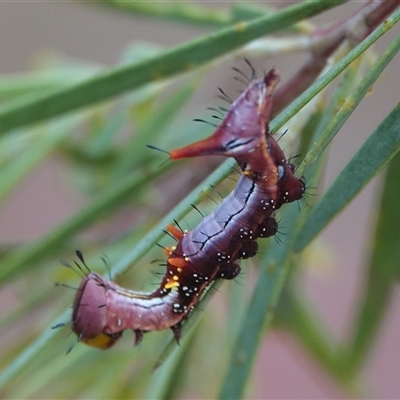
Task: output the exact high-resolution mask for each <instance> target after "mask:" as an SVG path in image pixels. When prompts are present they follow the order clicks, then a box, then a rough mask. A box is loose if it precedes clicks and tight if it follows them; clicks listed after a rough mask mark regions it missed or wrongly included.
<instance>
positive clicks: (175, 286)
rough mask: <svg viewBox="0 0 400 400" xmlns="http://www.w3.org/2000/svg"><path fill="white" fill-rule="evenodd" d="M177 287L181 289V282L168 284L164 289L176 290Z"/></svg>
mask: <svg viewBox="0 0 400 400" xmlns="http://www.w3.org/2000/svg"><path fill="white" fill-rule="evenodd" d="M177 287H179V282H167V283H166V284H165V285H164V288H165V289H175V288H177Z"/></svg>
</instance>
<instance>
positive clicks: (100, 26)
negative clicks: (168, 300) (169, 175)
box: [0, 1, 400, 399]
mask: <svg viewBox="0 0 400 400" xmlns="http://www.w3.org/2000/svg"><path fill="white" fill-rule="evenodd" d="M285 3H286V2H285ZM207 5H208V6H213V5H215V6H216V7H228V4H227V3H223V4H221V3H218V2H215V3H209V2H207ZM275 5H276V4H275V3H274V6H275ZM358 6H359V4H354V3H350V4H346V5H344V6H341V7H339V8H338V9H334V10H331V11H329V12H327V13H324V14H323V15H321V16H318V18H315V19H313V20H312V22H314V23H315V24H318V25H324V24H327V23H329V22H330V21H334V20H338V19H340V18H343V16H344V15H346V14H347V15H348V13H349V10H354V9H355V8H357V7H358ZM207 32H209V28H207V27H201V26H198V27H193V26H190V25H189V24H184V23H179V22H172V21H169V22H166V21H162V20H158V19H152V18H149V17H145V16H135V15H130V14H124V13H121V12H118V11H116V10H113V9H111V8H107V7H106V6H104V7H102V6H99V5H91V4H90V2H89V3H88V2H86V3H79V2H29V1H28V2H1V3H0V73H1V74H5V73H12V74H14V73H19V72H21V73H23V72H25V71H30V70H32V69H40V68H41V66H43V65H45V64H46V63H50V64H51V63H55V64H57V63H64V62H65V63H67V62H68V63H71V64H73V63H76V64H77V65H81V64H85V65H88V66H90V68H92V67H93V69H94V70H97V69H102V68H107V67H111V66H115V65H116V64H118V63H120V62H121V57H122V55H123V54H124V53H125V52H126V50H127V49H128V48H129V47H130V46H132V45H133V44H137V43H140V42H149V43H153V44H155V45H156V46H158V47H164V48H167V47H172V46H175V45H177V44H179V43H183V42H186V41H189V40H191V39H194V38H196V37H198V36H200V35H204V34H206V33H207ZM397 33H398V30H397ZM394 37H395V32H390V33H389V34H388V35H386V36H385V37H383V38H382V39H381V40H379V41H378V43H377V45H376V49H377V51H378V52H380V51H382V50H383V49H385V48H386V46H387V44H388V43H389V42H390V40H392V39H393V38H394ZM306 58H307V56H306V55H304V54H290V55H280V56H277V57H274V58H273V59H268V60H262V59H260V60H256V61H255V64H256V65H257V66H258V67H260V66H262V67H264V68H265V69H267V68H269V67H272V66H276V67H277V68H278V69H279V70H280V71H281V74H282V76H283V78H284V79H285V78H288V77H290V76H291V74H292V73H293V72H294V71H296V69H297V68H298V67H299V66H300V65H301V64H302V63H303V62H304V61H305V60H306ZM399 62H400V59H399V57H398V56H397V58H396V59H395V60H394V61H393V62H392V63H391V64H390V65H389V67H388V68H387V69H386V70H385V72H384V74H383V76H382V77H381V78H380V79H379V81H378V83H377V84H376V85H375V86H374V88H373V90H372V91H371V92H370V93H369V95H368V96H367V98H366V99H364V101H362V103H361V104H360V106H359V107H358V108H357V109H356V111H355V112H354V113H353V115H352V116H351V117H350V119H349V120H348V121H347V122H346V124H345V126H344V127H343V129H342V130H341V132H340V133H339V134H338V136H337V137H336V139H335V140H334V142H333V145H332V147H331V149H330V151H329V156H328V162H327V168H326V170H325V173H324V179H323V183H322V184H321V186H320V187H317V188H316V189H315V196H319V195H320V194H322V193H323V192H324V191H325V189H326V188H327V187H329V185H330V184H331V183H332V182H333V180H334V178H335V177H336V176H337V174H338V173H339V172H340V171H341V169H342V168H343V166H344V165H345V164H346V163H347V161H348V160H349V159H350V158H351V156H352V155H353V154H354V152H355V151H356V149H357V148H359V146H360V145H361V144H362V143H363V142H364V141H365V140H366V138H367V137H368V136H369V135H370V134H371V133H372V132H373V130H374V129H375V128H376V126H377V125H378V124H379V122H380V121H381V120H382V119H383V118H384V117H385V116H386V115H387V114H388V112H389V111H390V110H391V109H392V108H393V106H394V105H395V104H396V102H397V101H398V100H399V89H400V88H399V79H398V76H399V66H400V64H399ZM238 64H240V61H239V60H238ZM234 65H235V66H237V64H234ZM231 66H232V62H231V60H230V61H229V62H228V63H221V64H220V65H218V66H216V67H215V68H212V69H210V70H208V71H207V72H206V74H207V75H206V78H205V79H202V81H201V85H200V86H199V87H198V89H197V92H196V94H195V95H194V96H193V97H192V98H191V99H190V101H188V102H187V104H186V105H185V107H184V109H183V111H182V115H183V116H184V118H185V119H186V123H187V124H195V123H194V122H192V119H193V118H196V117H201V116H203V115H205V114H204V112H205V109H206V107H212V106H216V105H220V100H218V99H216V95H217V91H216V87H217V86H220V87H222V88H224V90H225V89H226V91H227V92H229V93H235V92H234V90H235V89H232V87H235V83H234V82H232V79H231V75H232V74H231V70H230V67H231ZM240 66H241V67H243V64H240ZM236 87H237V86H236ZM230 88H231V89H230ZM377 99H379V100H377ZM192 139H193V141H194V140H196V137H193V138H190V139H188V141H187V142H186V143H189V142H191V141H192ZM155 144H157V143H155ZM175 145H176V143H175ZM163 147H164V148H167V150H169V149H170V148H171V147H172V145H171V147H170V146H169V145H168V143H167V144H165V143H164V144H163ZM137 151H138V152H140V151H144V150H143V149H142V150H141V149H138V150H137ZM132 157H134V155H132ZM160 160H161V162H162V159H161V158H160ZM196 162H197V164H196V166H198V165H201V164H202V162H203V161H202V160H197V161H196ZM74 173H75V174H78V175H79V171H75V172H74ZM75 178H77V177H76V176H75ZM185 179H186V180H185ZM190 179H191V175H190V173H189V172H188V175H187V177H186V178H182V181H181V182H183V183H182V184H185V182H187V180H190ZM179 186H180V185H179V182H176V183H175V185H174V186H173V187H174V190H175V191H176V192H175V193H171V196H170V198H169V199H168V205H169V206H170V207H173V205H174V203H173V202H174V201H176V202H177V201H178V200H179V199H180V198H181V197H182V195H181V194H180V193H179V190H180V189H179ZM78 187H79V185H78ZM78 187H77V185H76V184H74V182H73V178H72V177H71V170H68V169H66V168H65V160H63V159H62V157H58V156H57V153H56V154H54V155H53V156H52V157H50V158H48V159H46V160H45V162H42V163H40V165H39V166H38V167H37V168H35V169H34V170H33V171H32V173H30V174H29V176H28V177H27V178H26V179H24V181H23V182H22V183H21V184H20V185H19V186H18V187H17V188H16V189H15V190H14V191H13V192H12V194H11V195H10V196H9V197H8V198H7V199H6V200H5V201H4V202H3V203H2V205H1V208H0V243H1V246H2V247H3V248H7V246H14V245H18V244H20V243H22V242H33V241H35V240H36V239H38V238H39V237H41V236H42V235H44V234H46V233H47V232H49V231H50V230H51V229H53V228H54V227H56V226H57V225H58V224H59V223H61V222H62V221H65V220H66V219H68V218H69V217H70V216H71V215H73V214H74V212H76V211H78V210H79V209H80V208H81V207H82V206H83V205H84V204H85V202H86V201H87V199H86V197H85V194H83V193H82V192H81V191H79V190H78ZM379 188H380V177H379V176H378V177H377V178H376V179H374V180H373V181H372V182H371V184H369V185H368V187H367V188H366V189H365V190H363V191H362V193H361V194H360V195H359V196H358V197H357V198H356V200H355V201H354V202H353V203H352V204H351V205H350V206H349V207H347V208H346V209H345V211H344V212H343V213H341V215H340V216H339V218H337V219H336V220H335V221H334V222H333V223H332V224H331V225H330V226H329V227H328V228H327V229H326V230H325V231H324V232H323V234H322V235H321V236H320V237H319V238H318V239H317V241H316V242H315V246H317V247H316V248H320V249H321V253H323V254H322V255H321V257H320V258H318V257H314V258H313V263H310V265H304V267H303V268H302V270H301V271H300V274H301V284H302V285H303V288H304V291H305V293H306V294H307V296H308V298H309V301H310V302H311V303H312V304H313V306H314V307H315V309H317V310H318V311H319V312H320V313H321V315H322V316H323V322H324V324H325V325H326V326H327V327H328V329H329V330H330V331H331V332H333V333H334V336H335V337H336V338H337V340H338V341H340V340H341V338H345V337H346V335H347V334H348V332H347V329H348V328H349V326H350V325H351V321H352V319H353V318H354V305H355V303H356V301H357V299H358V298H359V296H360V293H361V291H362V288H363V284H364V279H365V273H364V272H363V270H362V266H363V261H364V258H365V256H366V254H367V252H368V249H369V247H370V236H369V232H370V231H371V227H372V226H373V224H374V222H375V212H374V207H375V201H376V199H375V195H376V194H377V193H379ZM150 207H157V206H154V205H153V206H150ZM165 211H168V209H167V210H165ZM133 214H134V213H133ZM125 216H126V213H124V214H123V215H121V216H120V218H119V219H118V218H116V219H114V220H113V223H112V224H111V225H107V226H102V225H101V224H100V226H98V225H96V226H95V227H93V228H91V229H89V230H87V231H86V232H85V234H84V235H83V238H84V239H82V240H84V242H83V243H85V240H88V241H90V240H100V241H102V240H103V241H105V242H106V241H107V237H108V235H113V234H114V235H115V234H117V232H119V231H124V230H126V229H127V228H128V227H129V225H130V224H131V223H134V222H135V218H138V217H137V216H134V217H132V218H129V217H128V218H125ZM99 256H100V254H99ZM65 257H66V258H68V257H69V258H68V259H69V260H70V259H72V258H73V257H74V254H72V253H71V254H70V255H68V254H67V255H65ZM110 258H112V257H110ZM52 265H53V266H52V267H51V268H54V270H56V269H58V268H60V267H59V264H58V259H55V260H54V262H53V263H52ZM145 272H146V271H145ZM146 273H147V272H146ZM52 274H53V272H51V273H49V274H48V275H47V274H44V275H42V276H41V279H43V280H44V281H46V282H47V283H48V285H53V284H54V275H52ZM125 284H126V285H127V286H128V287H131V288H135V289H141V287H134V286H135V285H132V284H131V283H129V280H127V282H125ZM232 285H233V284H232V283H230V284H225V286H227V288H223V289H221V290H222V291H224V290H227V291H229V290H230V288H231V286H232ZM9 290H10V289H9ZM32 290H34V288H32ZM15 296H17V297H18V294H15V293H12V294H11V293H10V292H9V291H7V288H6V289H3V293H1V295H0V298H1V299H4V301H5V302H6V304H7V302H11V301H13V300H12V299H13V298H14V297H15ZM60 296H64V299H67V300H66V301H67V302H68V298H70V299H71V298H72V294H71V293H70V292H65V291H62V290H61V289H60ZM217 297H218V295H217ZM2 304H3V305H2V308H3V307H4V302H2ZM208 307H210V305H209V306H208ZM6 308H7V306H6ZM207 311H208V310H206V312H207ZM54 317H55V314H53V315H52V316H51V317H49V319H48V321H50V320H51V319H52V318H54ZM21 327H23V328H21V329H27V328H28V327H27V326H26V325H21ZM399 330H400V291H399V288H398V287H397V288H396V289H395V291H394V295H393V298H392V300H391V306H390V308H389V312H388V313H387V314H386V316H385V320H384V323H383V326H382V329H381V331H380V332H379V338H378V340H377V341H376V345H375V347H374V349H373V352H372V353H371V355H370V357H369V359H368V362H367V364H366V365H365V374H364V376H365V379H366V382H368V387H369V388H370V389H371V393H372V397H375V398H382V399H383V398H387V399H389V398H399V397H400V380H399V379H398V375H399V373H398V371H399V370H400V346H399V343H398V332H399ZM3 334H4V337H3ZM0 335H1V336H2V339H1V340H2V343H6V342H7V341H9V340H12V335H13V333H12V332H7V331H5V332H2V333H0ZM64 336H66V334H64ZM129 340H131V338H130V339H129ZM210 340H212V339H211V338H210ZM68 343H70V342H68ZM62 345H64V343H62ZM65 347H68V344H65ZM59 349H61V350H60V352H58V350H59ZM62 351H63V350H62V346H60V347H57V350H56V351H55V352H54V354H53V357H54V358H60V359H61V362H63V363H68V362H69V358H68V357H64V353H63V352H62ZM90 351H93V352H94V351H95V350H90ZM110 351H114V350H110ZM115 351H123V350H115ZM132 363H135V359H134V357H132ZM253 374H254V379H253V380H252V384H253V385H254V390H252V394H251V396H252V398H298V399H301V398H308V399H310V398H315V399H317V398H324V399H336V398H345V397H348V394H346V393H344V392H343V391H342V389H340V387H339V386H338V385H337V384H336V383H335V382H334V381H332V380H331V379H330V378H329V376H327V375H326V374H325V373H324V372H323V371H322V370H321V369H320V368H319V366H318V365H317V364H316V363H315V362H314V361H313V360H312V359H311V358H310V357H309V356H308V355H307V353H306V352H305V351H304V350H303V348H302V347H301V346H300V345H299V343H298V342H297V341H296V339H295V338H294V337H292V336H291V335H290V334H288V333H285V332H282V331H279V330H276V329H273V330H271V331H269V332H268V334H267V336H266V338H265V340H264V343H263V345H262V348H261V349H260V352H259V354H258V359H257V363H256V367H255V368H254V372H253ZM198 379H199V380H201V379H202V378H201V377H199V378H198ZM190 397H191V395H190V392H188V394H187V398H190Z"/></svg>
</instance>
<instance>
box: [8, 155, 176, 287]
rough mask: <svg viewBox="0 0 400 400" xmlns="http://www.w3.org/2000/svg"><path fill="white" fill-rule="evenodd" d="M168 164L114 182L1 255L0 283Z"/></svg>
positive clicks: (126, 197) (52, 249) (151, 177)
mask: <svg viewBox="0 0 400 400" xmlns="http://www.w3.org/2000/svg"><path fill="white" fill-rule="evenodd" d="M172 166H173V164H172V163H169V164H166V165H165V167H164V168H163V169H161V168H153V172H151V173H150V174H149V175H147V176H145V177H137V175H132V176H130V177H127V178H126V179H125V180H121V181H119V182H116V183H115V185H114V186H113V187H110V188H108V190H106V191H104V192H103V193H102V194H100V195H99V196H98V197H96V198H95V200H94V201H92V202H91V203H90V204H89V205H88V206H86V207H84V208H83V209H81V210H80V211H79V212H77V213H76V214H75V215H74V216H73V217H71V218H70V219H68V220H67V221H65V222H64V223H62V224H61V225H59V226H58V227H57V228H56V229H54V230H53V231H51V232H49V233H48V234H47V235H45V236H44V237H42V238H41V239H40V240H39V241H38V242H37V243H34V244H32V245H26V246H24V247H20V248H18V249H17V250H16V251H14V252H13V253H11V254H9V255H8V256H6V257H4V258H3V260H2V268H0V283H2V282H4V280H6V279H7V278H9V277H10V276H11V275H13V276H15V275H17V274H20V273H22V272H23V271H24V269H25V268H28V267H29V266H31V264H32V263H38V262H39V261H41V260H42V259H43V258H44V257H45V256H48V255H50V254H52V253H54V252H55V251H56V250H57V248H58V247H60V246H61V245H62V243H64V242H65V241H66V240H68V239H69V238H70V237H71V236H72V235H73V234H76V233H77V232H79V231H80V230H81V229H83V228H84V227H86V226H88V225H89V224H90V223H93V222H94V221H96V220H97V219H98V218H100V217H101V216H104V215H105V214H106V213H107V212H110V211H111V210H114V209H115V208H117V207H118V206H120V205H121V204H123V203H124V202H126V201H127V199H129V198H130V196H132V195H133V194H134V193H137V192H138V191H139V190H141V189H142V188H143V187H145V186H146V185H147V183H148V180H149V179H154V177H156V176H158V175H160V173H162V172H165V170H166V169H168V168H172Z"/></svg>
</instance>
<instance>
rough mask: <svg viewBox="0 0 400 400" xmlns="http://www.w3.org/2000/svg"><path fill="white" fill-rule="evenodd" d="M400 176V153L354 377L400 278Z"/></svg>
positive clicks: (357, 338)
mask: <svg viewBox="0 0 400 400" xmlns="http://www.w3.org/2000/svg"><path fill="white" fill-rule="evenodd" d="M396 110H397V111H396V113H397V118H394V119H393V123H394V125H393V130H396V131H397V137H398V138H400V107H399V106H398V107H397V108H396ZM387 134H388V132H385V131H384V130H383V131H382V132H381V135H382V136H386V135H387ZM399 147H400V146H398V148H399ZM399 176H400V153H397V154H396V156H395V157H394V158H393V159H392V160H391V162H390V163H389V166H388V170H387V173H386V176H385V185H384V188H383V193H382V198H381V202H380V206H378V214H377V215H378V221H377V225H376V230H375V237H374V239H373V246H372V254H371V258H370V262H369V266H368V271H369V274H368V282H367V284H366V287H365V289H364V297H363V299H362V300H361V302H360V307H359V308H360V311H359V313H358V318H357V322H356V324H355V332H354V337H353V340H352V344H351V346H350V349H349V352H350V355H349V359H348V362H347V364H346V371H347V372H348V373H349V374H351V375H352V374H355V373H357V371H358V369H359V368H361V367H362V363H363V361H364V360H365V358H366V357H367V355H368V352H369V351H370V349H371V346H372V345H373V343H374V339H375V338H376V335H377V333H378V331H379V328H380V326H381V323H382V322H383V319H384V316H385V312H386V310H387V307H388V306H389V304H390V300H391V298H392V293H393V289H394V287H395V283H396V280H398V279H399V275H400V251H399V248H400V235H399V226H400V207H399V201H398V200H399V193H400V179H399Z"/></svg>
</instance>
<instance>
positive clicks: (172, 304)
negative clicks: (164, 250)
mask: <svg viewBox="0 0 400 400" xmlns="http://www.w3.org/2000/svg"><path fill="white" fill-rule="evenodd" d="M278 81H279V74H278V73H277V71H276V70H275V69H272V70H270V71H269V72H268V73H267V74H265V76H264V77H263V78H262V79H253V80H252V81H251V82H250V84H249V86H248V87H247V88H246V90H245V91H244V92H243V93H242V94H241V95H240V96H239V98H238V99H237V100H236V101H235V102H234V103H233V104H232V106H231V107H230V109H229V110H228V112H227V115H226V116H225V118H224V120H223V121H222V123H221V125H220V126H219V127H218V128H217V130H216V131H215V133H214V134H213V135H212V136H210V137H209V138H207V139H204V140H202V141H199V142H196V143H194V144H191V145H189V146H186V147H183V148H180V149H177V150H173V151H172V152H171V153H170V157H171V159H174V160H176V159H180V158H186V157H197V156H204V155H224V156H227V157H233V158H235V160H236V161H237V163H238V164H239V166H240V167H241V169H242V171H243V174H242V176H241V178H240V179H239V181H238V183H237V185H236V187H235V189H234V190H233V192H232V193H230V194H229V195H228V196H227V197H226V198H225V199H224V200H223V201H222V202H221V203H220V204H219V205H218V206H217V208H216V209H215V210H214V211H213V212H212V213H211V214H210V215H208V216H207V217H205V218H204V219H203V220H202V221H201V222H200V223H199V225H198V226H197V227H195V228H194V229H193V230H191V231H189V232H182V231H181V230H179V229H177V228H175V227H173V226H168V227H167V228H168V230H169V231H170V233H171V234H172V235H174V236H175V237H176V238H177V240H178V243H177V244H176V246H174V247H173V248H171V249H168V259H167V271H166V274H165V276H164V278H163V280H162V282H161V285H160V287H159V288H158V289H157V290H155V291H154V292H153V293H141V292H135V291H131V290H127V289H124V288H121V287H120V286H118V285H116V284H115V283H113V282H111V281H106V280H104V279H103V278H102V277H100V276H99V275H97V274H95V273H89V274H88V275H87V276H86V277H85V278H84V280H83V281H82V283H81V285H80V287H79V290H78V293H77V295H76V298H75V302H74V312H73V317H72V329H73V331H74V332H75V333H76V334H77V335H78V337H79V340H81V341H83V342H85V343H87V344H89V345H91V346H94V347H98V348H102V349H106V348H109V347H111V346H112V345H113V344H114V343H115V342H116V341H117V340H118V338H119V337H120V336H121V334H122V332H123V331H124V330H125V329H131V330H133V331H134V332H135V335H136V343H138V342H140V340H141V339H142V336H143V333H145V332H148V331H152V330H162V329H165V328H171V329H172V331H173V333H174V335H175V337H176V339H177V340H179V338H180V326H181V323H182V322H183V321H184V320H185V319H186V318H187V317H188V316H189V315H190V313H191V311H192V310H193V309H194V307H195V306H196V305H197V303H198V301H199V299H200V298H201V296H202V294H203V293H204V291H205V289H206V288H207V287H208V286H209V285H210V283H211V282H212V281H214V280H215V279H221V278H222V279H233V278H235V277H236V276H237V275H238V274H239V272H240V266H239V263H238V262H237V261H238V260H240V259H244V258H248V257H252V256H254V255H255V254H256V252H257V242H256V240H257V239H258V238H264V237H269V236H272V235H274V234H275V233H276V231H277V223H276V221H275V219H274V217H273V215H274V212H275V211H276V210H277V209H279V208H280V207H281V206H282V205H283V204H284V203H289V202H293V201H295V200H299V199H301V197H302V196H303V195H304V191H305V184H304V180H303V179H302V178H300V179H298V178H296V177H295V176H294V167H293V165H292V164H290V163H288V162H287V160H286V158H285V155H284V154H283V151H282V150H281V148H280V147H279V145H278V143H277V142H276V141H275V139H274V138H273V137H272V135H271V134H270V133H269V131H268V123H269V116H270V111H271V105H272V93H273V91H274V88H275V86H276V85H277V83H278Z"/></svg>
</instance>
